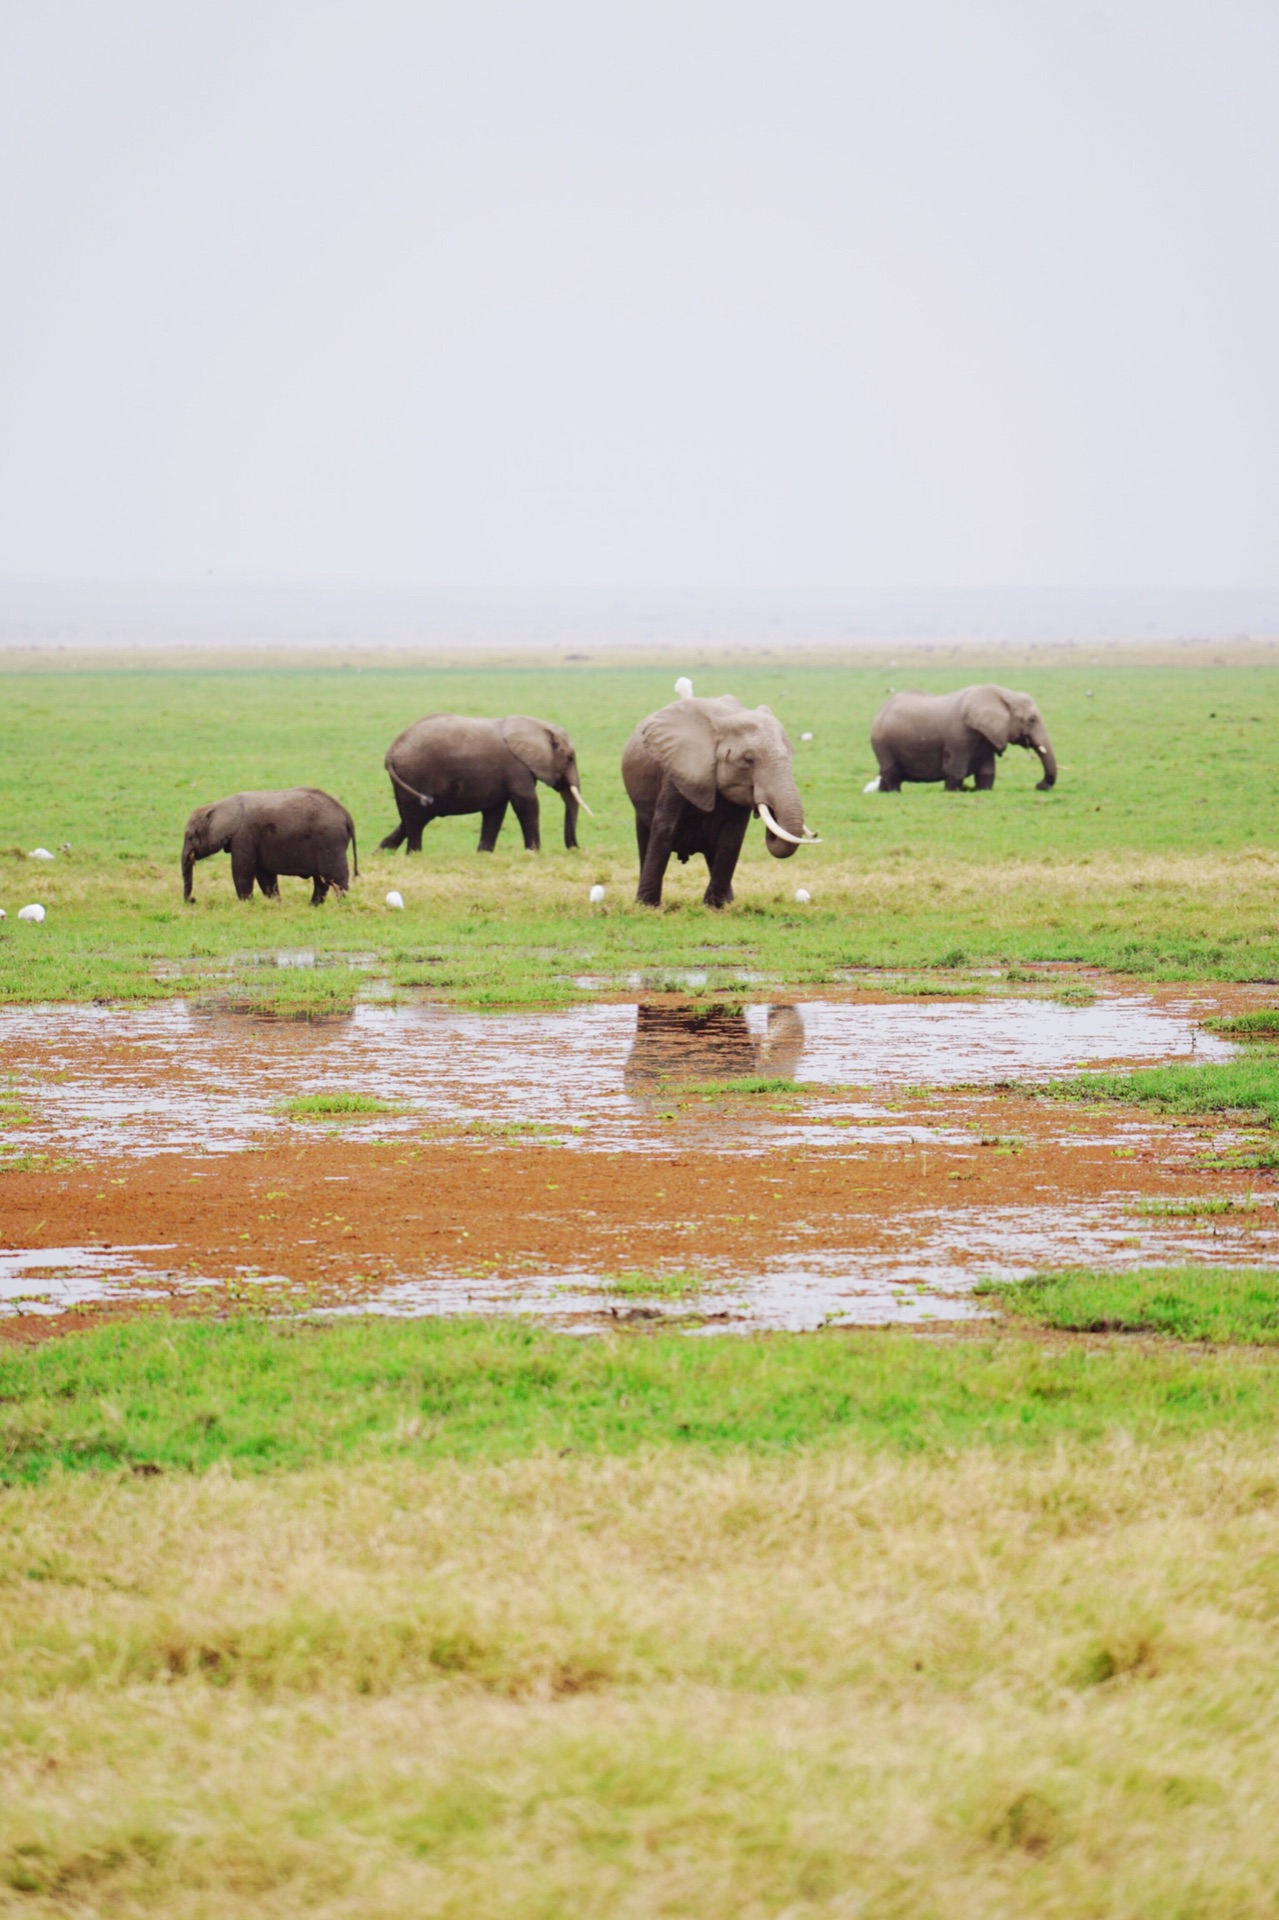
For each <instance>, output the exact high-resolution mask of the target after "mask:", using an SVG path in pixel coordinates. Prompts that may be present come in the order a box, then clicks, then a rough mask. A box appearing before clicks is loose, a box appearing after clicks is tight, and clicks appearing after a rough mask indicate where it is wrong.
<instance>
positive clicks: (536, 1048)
mask: <svg viewBox="0 0 1279 1920" xmlns="http://www.w3.org/2000/svg"><path fill="white" fill-rule="evenodd" d="M1233 1050H1234V1049H1233V1048H1232V1047H1231V1046H1230V1045H1229V1044H1228V1043H1227V1042H1225V1041H1222V1040H1218V1039H1216V1038H1214V1037H1213V1036H1211V1035H1207V1034H1205V1033H1203V1032H1202V1031H1201V1030H1199V1029H1198V1028H1197V1027H1196V1026H1195V1023H1194V1021H1193V1019H1192V1018H1191V1017H1190V1015H1189V1012H1188V1011H1185V1010H1174V1009H1169V1008H1166V1007H1160V1006H1158V1005H1157V1004H1156V1003H1155V1002H1154V1000H1153V999H1152V998H1151V997H1150V996H1148V995H1144V994H1122V995H1121V994H1117V993H1116V994H1106V995H1103V996H1101V997H1099V998H1098V999H1097V1000H1096V1001H1095V1002H1094V1003H1093V1004H1092V1005H1089V1006H1082V1007H1080V1006H1062V1005H1059V1004H1056V1003H1054V1002H1047V1001H1038V1000H1003V999H999V1000H975V1001H964V1002H946V1003H944V1004H940V1005H939V1004H937V1003H936V1002H933V1001H923V1002H921V1001H919V1000H907V1001H900V1002H888V1003H884V1002H880V1003H876V1004H866V1003H857V1002H851V1003H850V1002H846V1001H836V1000H818V999H814V1000H807V1001H805V1002H803V1003H802V1004H778V1005H774V1006H759V1007H748V1008H746V1009H745V1010H744V1011H743V1012H741V1013H737V1014H733V1013H728V1014H726V1013H722V1012H721V1013H717V1014H709V1013H699V1012H698V1011H697V1010H696V1009H692V1010H689V1009H685V1008H672V1007H668V1006H665V1005H662V1004H647V1005H646V1004H643V1003H640V1004H629V1005H620V1006H617V1005H610V1006H584V1007H573V1008H570V1009H567V1010H566V1011H563V1012H556V1013H494V1014H473V1013H466V1012H462V1011H459V1010H457V1009H456V1008H452V1007H446V1006H437V1005H419V1006H410V1007H387V1006H360V1007H357V1008H356V1010H355V1011H354V1013H352V1014H351V1015H350V1016H349V1017H348V1018H342V1019H337V1020H332V1021H326V1022H324V1023H321V1024H311V1023H305V1024H294V1023H290V1022H281V1021H276V1020H266V1019H262V1018H259V1017H255V1016H253V1015H249V1014H235V1013H229V1012H226V1011H222V1010H206V1009H201V1008H198V1007H195V1006H193V1005H191V1004H190V1003H188V1002H186V1001H181V1000H179V1001H171V1002H167V1003H164V1004H162V1005H158V1006H151V1007H144V1008H138V1009H121V1008H116V1007H93V1006H61V1005H60V1006H50V1007H4V1008H0V1067H3V1069H4V1070H5V1071H6V1072H7V1073H8V1074H9V1075H10V1076H11V1077H12V1083H13V1090H14V1092H16V1093H17V1094H18V1095H19V1096H20V1097H21V1099H22V1101H23V1103H24V1105H25V1106H26V1107H27V1108H28V1109H29V1111H30V1112H31V1114H32V1116H33V1117H32V1121H31V1124H30V1125H29V1126H24V1127H21V1128H15V1129H12V1130H11V1131H10V1133H9V1135H8V1138H9V1140H11V1141H12V1143H13V1144H14V1145H15V1146H21V1147H22V1148H24V1149H38V1150H43V1151H49V1150H58V1151H62V1152H71V1153H77V1154H90V1155H91V1154H102V1153H111V1154H118V1153H124V1154H129V1155H135V1154H143V1155H145V1154H154V1153H163V1152H189V1151H192V1150H196V1149H198V1150H200V1151H202V1152H214V1153H228V1152H234V1151H236V1150H238V1149H240V1148H242V1147H244V1146H246V1145H248V1144H249V1143H250V1142H252V1141H255V1140H260V1139H262V1138H263V1137H264V1136H267V1137H269V1136H270V1135H272V1134H273V1133H277V1132H278V1131H279V1130H280V1129H282V1128H286V1127H297V1126H302V1125H311V1126H316V1125H319V1126H324V1125H328V1124H331V1123H328V1122H323V1121H319V1122H316V1121H309V1122H300V1121H296V1120H290V1119H289V1118H287V1117H286V1116H285V1115H284V1114H282V1113H281V1111H280V1103H281V1102H282V1101H285V1100H287V1099H289V1098H291V1097H294V1096H297V1095H303V1094H323V1093H326V1092H335V1091H339V1090H341V1091H355V1092H357V1093H362V1094H369V1095H373V1096H376V1097H378V1098H380V1099H383V1100H387V1101H391V1102H395V1103H397V1105H402V1106H403V1108H404V1109H405V1111H403V1112H399V1113H395V1114H382V1115H377V1116H369V1117H368V1118H364V1119H361V1120H359V1121H356V1122H345V1123H344V1124H350V1125H355V1126H358V1128H359V1130H360V1136H361V1137H362V1138H365V1139H378V1138H392V1137H395V1136H397V1135H401V1134H404V1133H411V1132H415V1131H418V1130H420V1129H421V1127H422V1125H423V1123H424V1122H426V1123H428V1124H431V1125H433V1126H436V1127H441V1128H443V1129H444V1130H445V1131H446V1132H447V1131H448V1130H450V1129H451V1130H454V1131H456V1132H465V1130H466V1129H467V1128H468V1127H472V1128H474V1127H476V1126H478V1127H479V1128H481V1129H484V1128H511V1127H520V1126H522V1127H526V1128H530V1129H545V1130H547V1131H548V1132H549V1134H550V1135H551V1136H552V1137H556V1138H560V1139H563V1140H565V1141H566V1142H568V1143H572V1144H577V1145H580V1146H582V1147H584V1148H597V1149H606V1150H610V1151H613V1150H616V1149H617V1148H618V1147H628V1148H641V1149H648V1150H654V1149H658V1150H660V1149H663V1148H665V1147H667V1146H669V1144H670V1143H671V1141H672V1140H673V1139H676V1140H680V1141H687V1142H689V1143H692V1144H696V1145H698V1146H699V1147H703V1148H706V1147H710V1148H714V1147H717V1146H718V1147H723V1148H725V1149H728V1148H732V1149H734V1150H740V1148H741V1147H743V1146H758V1147H760V1148H761V1149H762V1148H764V1147H769V1146H780V1145H794V1144H801V1143H803V1142H804V1141H805V1140H810V1141H811V1143H812V1144H816V1143H817V1141H818V1139H819V1138H820V1139H829V1138H830V1137H831V1136H830V1134H829V1131H828V1130H829V1129H830V1127H831V1126H832V1124H833V1123H834V1122H836V1121H842V1122H848V1123H849V1124H848V1125H847V1126H845V1127H843V1129H842V1135H841V1137H842V1138H843V1139H844V1142H845V1144H847V1145H851V1144H853V1142H854V1140H855V1139H856V1138H857V1137H858V1136H859V1132H860V1130H861V1129H862V1128H863V1127H864V1128H865V1131H866V1134H867V1136H869V1134H870V1133H871V1132H872V1131H873V1132H874V1135H875V1137H876V1138H877V1139H882V1138H883V1137H884V1134H883V1124H882V1123H884V1122H885V1121H889V1122H891V1121H892V1120H893V1117H894V1116H893V1115H892V1113H891V1110H890V1109H889V1108H888V1107H886V1106H885V1104H884V1103H885V1100H886V1099H891V1098H892V1096H893V1095H894V1094H895V1093H900V1092H901V1091H902V1090H903V1089H906V1088H912V1087H919V1086H925V1085H926V1086H929V1087H934V1088H942V1089H944V1088H946V1087H957V1086H961V1085H975V1086H993V1085H997V1084H999V1083H1000V1082H1004V1081H1007V1080H1010V1079H1017V1080H1021V1081H1026V1082H1034V1081H1042V1080H1044V1079H1047V1078H1049V1077H1051V1076H1054V1075H1061V1074H1069V1073H1072V1072H1075V1071H1077V1070H1079V1069H1080V1068H1083V1067H1088V1066H1092V1065H1097V1064H1098V1063H1100V1062H1104V1061H1111V1060H1115V1061H1151V1060H1174V1059H1192V1058H1194V1059H1200V1060H1209V1059H1222V1058H1225V1057H1227V1056H1228V1055H1229V1054H1230V1053H1232V1052H1233ZM743 1076H757V1077H762V1078H765V1079H783V1080H792V1081H796V1082H798V1083H800V1087H801V1089H802V1088H803V1087H805V1086H811V1087H812V1088H813V1089H814V1094H816V1092H817V1090H818V1089H823V1090H824V1089H827V1088H831V1087H836V1088H848V1089H857V1090H860V1091H862V1093H863V1097H862V1098H860V1099H855V1098H852V1097H851V1095H845V1096H842V1097H841V1098H839V1099H836V1100H831V1099H829V1098H827V1097H826V1096H825V1094H824V1093H823V1096H822V1097H821V1098H820V1099H816V1098H815V1099H811V1100H805V1099H804V1097H803V1094H802V1091H801V1093H800V1095H799V1097H798V1104H797V1105H796V1106H794V1107H792V1108H791V1109H790V1110H789V1111H786V1112H777V1111H774V1110H772V1107H775V1106H776V1102H773V1103H772V1106H771V1107H770V1103H769V1101H768V1100H767V1099H764V1100H762V1101H759V1102H756V1103H754V1105H753V1106H752V1103H751V1102H749V1101H739V1102H734V1103H733V1108H732V1111H731V1112H726V1111H725V1109H724V1107H723V1103H722V1102H719V1103H715V1102H708V1101H704V1100H699V1099H698V1098H696V1097H693V1098H688V1097H686V1096H687V1092H688V1089H689V1088H690V1087H691V1086H695V1085H696V1084H697V1083H701V1082H708V1081H712V1082H714V1081H722V1080H726V1079H734V1078H741V1077H743ZM867 1092H868V1093H869V1094H870V1096H871V1097H870V1098H867V1097H865V1095H866V1093H867ZM944 1124H945V1113H944V1111H939V1113H938V1115H937V1127H944ZM933 1130H934V1131H935V1130H936V1129H933ZM900 1137H901V1138H919V1137H921V1134H920V1130H919V1128H918V1127H917V1126H913V1127H912V1126H906V1127H904V1128H903V1131H902V1134H901V1136H900Z"/></svg>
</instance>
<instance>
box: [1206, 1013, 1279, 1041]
mask: <svg viewBox="0 0 1279 1920" xmlns="http://www.w3.org/2000/svg"><path fill="white" fill-rule="evenodd" d="M1204 1025H1205V1026H1206V1027H1207V1028H1208V1030H1209V1031H1210V1032H1211V1033H1219V1034H1221V1035H1222V1037H1223V1038H1224V1039H1227V1040H1279V1008H1277V1007H1265V1008H1263V1009H1262V1010H1261V1011H1259V1012H1257V1013H1239V1014H1234V1015H1233V1016H1226V1015H1224V1014H1223V1015H1222V1016H1221V1017H1220V1018H1219V1019H1215V1020H1205V1021H1204Z"/></svg>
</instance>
